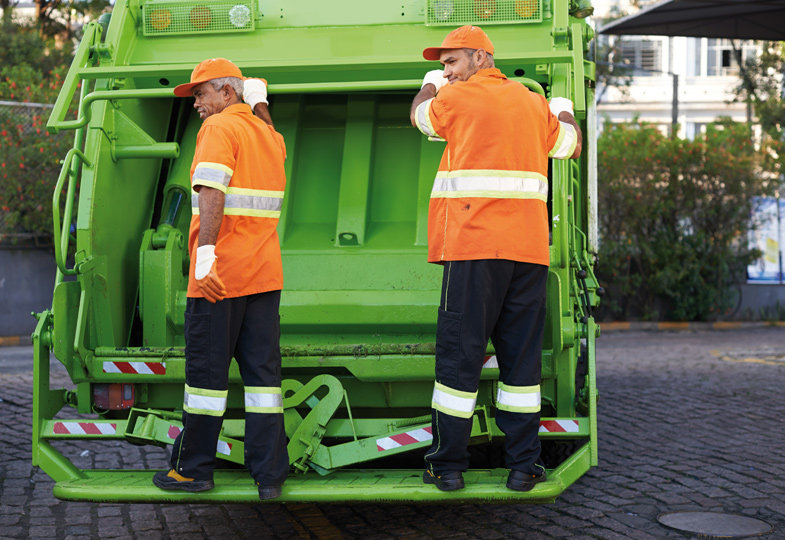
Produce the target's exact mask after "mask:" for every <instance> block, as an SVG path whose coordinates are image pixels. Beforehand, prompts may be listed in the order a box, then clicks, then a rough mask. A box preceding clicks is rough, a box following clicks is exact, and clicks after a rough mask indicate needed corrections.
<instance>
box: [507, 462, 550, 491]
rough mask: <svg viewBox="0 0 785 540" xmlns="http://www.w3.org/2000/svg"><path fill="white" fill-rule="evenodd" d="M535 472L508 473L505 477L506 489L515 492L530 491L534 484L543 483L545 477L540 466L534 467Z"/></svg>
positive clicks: (543, 470)
mask: <svg viewBox="0 0 785 540" xmlns="http://www.w3.org/2000/svg"><path fill="white" fill-rule="evenodd" d="M534 468H535V470H536V472H534V473H531V472H528V473H525V472H523V471H510V474H509V476H507V487H508V488H510V489H514V490H515V491H531V489H532V488H533V487H534V485H535V484H539V483H540V482H545V480H547V476H546V474H545V468H544V467H542V466H541V465H535V466H534Z"/></svg>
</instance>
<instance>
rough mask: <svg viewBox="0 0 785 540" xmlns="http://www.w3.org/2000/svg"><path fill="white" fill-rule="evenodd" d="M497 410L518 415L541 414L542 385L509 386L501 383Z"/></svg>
mask: <svg viewBox="0 0 785 540" xmlns="http://www.w3.org/2000/svg"><path fill="white" fill-rule="evenodd" d="M496 408H497V409H499V410H500V411H509V412H516V413H536V412H540V385H539V384H536V385H534V386H509V385H506V384H504V383H502V382H500V383H499V388H498V390H497V391H496Z"/></svg>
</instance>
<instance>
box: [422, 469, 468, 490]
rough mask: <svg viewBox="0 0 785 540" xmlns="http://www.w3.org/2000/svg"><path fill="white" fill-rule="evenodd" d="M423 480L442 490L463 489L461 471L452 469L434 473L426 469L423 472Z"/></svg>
mask: <svg viewBox="0 0 785 540" xmlns="http://www.w3.org/2000/svg"><path fill="white" fill-rule="evenodd" d="M422 481H423V483H424V484H434V485H435V486H436V487H437V488H439V489H440V490H442V491H455V490H456V489H463V485H464V484H463V474H462V473H461V471H450V472H446V473H442V474H439V475H436V474H433V473H432V472H431V471H430V470H428V469H426V470H425V471H423V473H422Z"/></svg>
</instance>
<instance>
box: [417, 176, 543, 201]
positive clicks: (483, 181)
mask: <svg viewBox="0 0 785 540" xmlns="http://www.w3.org/2000/svg"><path fill="white" fill-rule="evenodd" d="M465 197H482V198H491V199H536V200H540V201H546V200H547V199H548V179H547V178H546V177H545V176H544V175H542V174H540V173H537V172H533V171H505V170H494V169H477V170H472V169H468V170H458V171H449V172H446V171H440V172H438V173H437V174H436V179H435V180H434V182H433V190H432V191H431V198H432V199H436V198H444V199H455V198H465Z"/></svg>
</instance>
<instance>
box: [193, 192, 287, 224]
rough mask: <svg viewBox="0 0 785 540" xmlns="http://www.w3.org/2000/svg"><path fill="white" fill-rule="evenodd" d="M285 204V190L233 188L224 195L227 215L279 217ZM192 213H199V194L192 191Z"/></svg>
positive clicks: (225, 213)
mask: <svg viewBox="0 0 785 540" xmlns="http://www.w3.org/2000/svg"><path fill="white" fill-rule="evenodd" d="M282 206H283V191H272V190H266V189H249V188H233V187H230V188H228V189H227V190H226V196H225V197H224V209H223V213H224V215H225V216H250V217H264V218H279V217H280V216H281V208H282ZM191 213H192V214H193V215H195V216H197V215H199V195H198V194H197V193H196V192H195V191H194V192H191Z"/></svg>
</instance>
